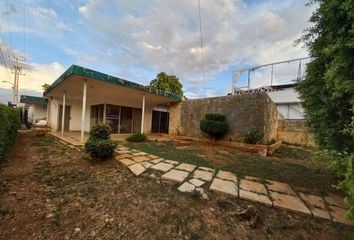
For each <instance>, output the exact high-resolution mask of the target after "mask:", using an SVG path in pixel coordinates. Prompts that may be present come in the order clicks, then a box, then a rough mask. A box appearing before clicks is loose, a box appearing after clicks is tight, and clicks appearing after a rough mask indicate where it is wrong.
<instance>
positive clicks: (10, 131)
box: [0, 104, 20, 162]
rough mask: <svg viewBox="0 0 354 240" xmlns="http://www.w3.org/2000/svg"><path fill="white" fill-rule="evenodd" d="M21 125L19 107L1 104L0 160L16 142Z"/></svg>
mask: <svg viewBox="0 0 354 240" xmlns="http://www.w3.org/2000/svg"><path fill="white" fill-rule="evenodd" d="M19 126H20V112H19V110H18V109H14V108H11V107H8V106H6V105H4V104H0V162H2V161H3V160H4V158H5V155H6V153H7V152H8V151H9V150H10V148H11V147H12V145H13V144H14V143H15V139H16V133H17V129H18V128H19Z"/></svg>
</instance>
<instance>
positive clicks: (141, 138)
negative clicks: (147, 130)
mask: <svg viewBox="0 0 354 240" xmlns="http://www.w3.org/2000/svg"><path fill="white" fill-rule="evenodd" d="M146 140H147V137H146V135H145V134H141V133H133V134H132V135H130V136H129V137H128V138H127V141H128V142H145V141H146Z"/></svg>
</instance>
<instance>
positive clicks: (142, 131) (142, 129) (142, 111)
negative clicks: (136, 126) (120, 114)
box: [140, 95, 145, 134]
mask: <svg viewBox="0 0 354 240" xmlns="http://www.w3.org/2000/svg"><path fill="white" fill-rule="evenodd" d="M144 116H145V95H143V106H142V108H141V130H140V133H141V134H143V133H144Z"/></svg>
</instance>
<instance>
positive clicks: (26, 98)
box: [20, 95, 48, 104]
mask: <svg viewBox="0 0 354 240" xmlns="http://www.w3.org/2000/svg"><path fill="white" fill-rule="evenodd" d="M20 102H21V103H34V104H36V103H37V104H47V102H48V99H46V98H43V97H35V96H28V95H21V98H20Z"/></svg>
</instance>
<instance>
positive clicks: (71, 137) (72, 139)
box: [49, 131, 172, 146]
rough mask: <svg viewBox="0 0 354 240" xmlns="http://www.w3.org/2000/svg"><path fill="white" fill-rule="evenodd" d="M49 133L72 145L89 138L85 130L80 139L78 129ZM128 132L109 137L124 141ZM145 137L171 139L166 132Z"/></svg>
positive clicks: (164, 140)
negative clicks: (82, 138)
mask: <svg viewBox="0 0 354 240" xmlns="http://www.w3.org/2000/svg"><path fill="white" fill-rule="evenodd" d="M49 134H50V135H52V136H53V137H56V138H58V139H59V140H61V141H64V142H66V143H68V144H70V145H73V146H83V145H84V144H85V142H86V141H87V139H88V138H89V134H88V133H87V132H85V134H84V141H83V142H82V141H81V132H80V131H70V132H64V134H63V135H62V133H61V132H49ZM129 136H130V134H128V133H125V134H111V138H112V140H114V141H119V142H126V139H127V137H129ZM147 138H148V139H149V140H152V141H157V142H168V141H172V138H171V137H170V136H169V135H168V134H156V133H155V134H154V133H151V134H147Z"/></svg>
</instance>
